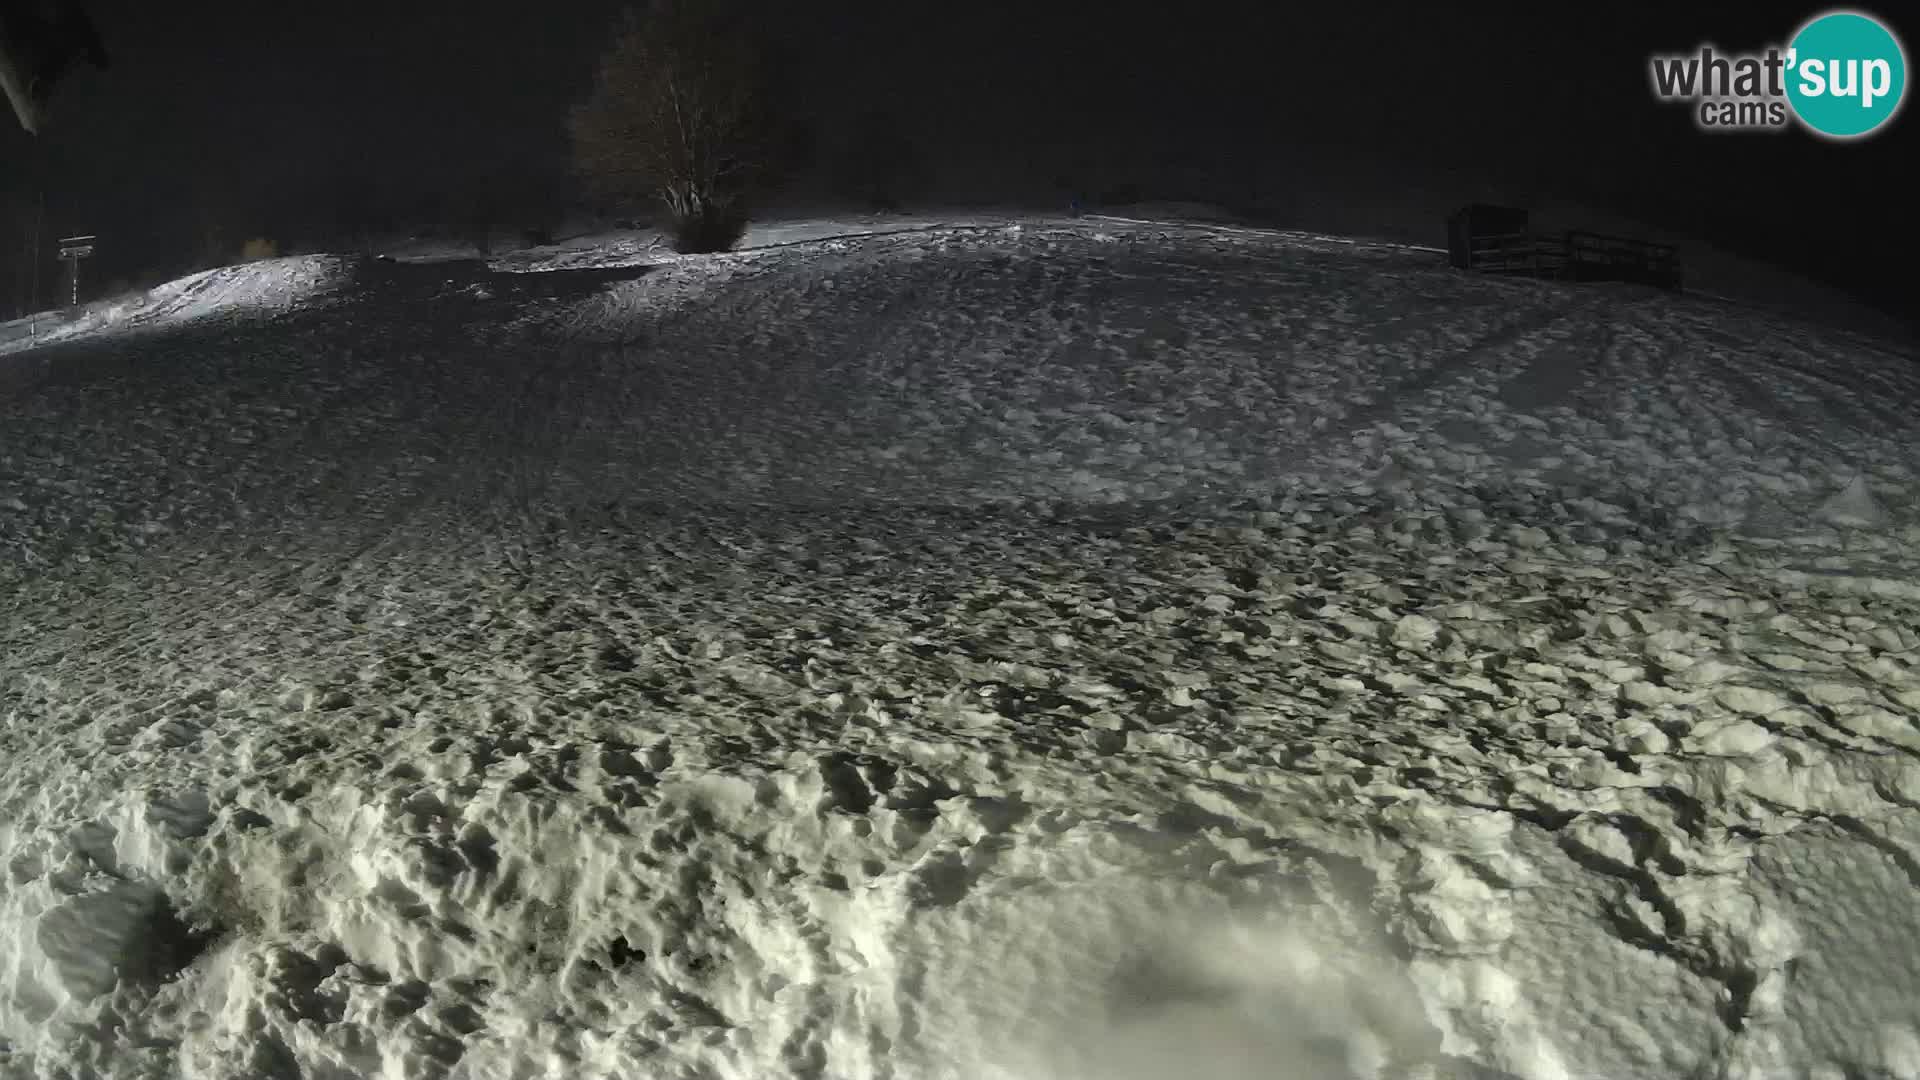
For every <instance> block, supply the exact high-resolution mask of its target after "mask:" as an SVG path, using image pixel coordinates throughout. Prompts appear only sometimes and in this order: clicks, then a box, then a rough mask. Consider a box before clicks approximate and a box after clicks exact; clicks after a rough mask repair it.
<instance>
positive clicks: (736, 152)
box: [569, 0, 770, 251]
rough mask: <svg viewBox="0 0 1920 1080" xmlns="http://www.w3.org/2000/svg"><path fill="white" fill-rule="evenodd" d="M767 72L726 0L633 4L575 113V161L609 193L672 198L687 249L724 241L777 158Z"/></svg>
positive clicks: (742, 222) (741, 221)
mask: <svg viewBox="0 0 1920 1080" xmlns="http://www.w3.org/2000/svg"><path fill="white" fill-rule="evenodd" d="M760 76H761V66H760V57H759V54H758V51H757V50H756V49H755V48H754V44H753V41H752V38H751V37H750V36H749V35H748V34H747V32H746V31H745V29H744V28H743V27H742V26H741V25H739V24H738V23H737V22H736V21H734V20H731V19H729V18H728V17H727V15H726V13H725V12H724V10H723V9H722V8H721V7H720V6H719V5H718V4H717V2H716V0H654V3H653V4H652V5H651V6H650V7H649V8H648V9H647V10H646V11H645V12H635V11H631V10H630V11H628V12H626V13H625V14H624V15H623V17H622V19H621V21H620V24H619V26H618V29H617V30H616V31H615V33H614V36H613V40H612V42H611V45H610V47H609V48H608V51H607V53H606V55H605V56H604V57H603V58H602V59H601V62H600V69H599V72H598V75H597V78H596V79H595V82H594V89H593V93H592V95H591V96H589V97H588V98H587V100H586V101H585V102H583V103H581V104H579V105H577V106H575V107H574V109H573V112H572V114H571V116H570V117H569V121H570V122H569V129H570V134H571V135H572V137H573V151H574V163H575V166H576V168H578V170H579V171H580V174H581V176H582V177H583V178H584V179H585V180H586V181H587V183H588V184H589V185H590V186H591V187H592V188H593V189H594V190H595V191H596V192H597V193H598V194H600V195H603V196H610V197H612V198H614V199H620V200H623V199H632V198H635V197H641V196H650V197H653V198H657V199H659V200H660V201H661V202H662V203H664V204H665V205H666V208H667V211H668V213H669V214H671V215H672V217H673V223H674V230H675V240H676V246H677V247H678V248H679V249H680V250H681V251H722V250H725V249H727V248H729V247H731V246H733V243H734V242H735V241H736V240H738V239H739V237H740V234H741V233H742V232H743V231H744V229H745V226H746V216H745V206H744V199H745V197H746V194H747V192H748V190H749V189H750V188H751V186H752V184H753V182H754V181H755V180H756V179H757V178H758V176H759V174H760V173H761V172H762V170H763V169H764V168H765V167H766V165H767V162H768V147H769V143H770V139H769V125H768V123H767V119H766V113H765V109H764V106H765V95H764V94H763V92H762V83H761V78H760Z"/></svg>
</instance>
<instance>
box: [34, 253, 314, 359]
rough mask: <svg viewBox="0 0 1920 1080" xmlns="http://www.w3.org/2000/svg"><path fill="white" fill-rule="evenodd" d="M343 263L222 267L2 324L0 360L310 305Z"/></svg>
mask: <svg viewBox="0 0 1920 1080" xmlns="http://www.w3.org/2000/svg"><path fill="white" fill-rule="evenodd" d="M347 265H348V264H347V261H346V260H344V259H341V258H338V257H335V256H326V255H300V256H293V257H289V258H284V259H266V260H263V261H260V262H251V263H245V264H242V265H239V266H223V267H220V268H217V269H214V270H204V271H201V272H200V273H197V274H189V275H188V276H186V277H183V278H179V279H177V280H174V281H170V282H167V283H166V284H164V285H158V286H155V287H154V288H152V289H149V290H147V291H145V292H142V293H137V294H134V295H131V296H125V297H118V298H115V299H112V300H104V301H97V302H95V303H91V304H88V305H85V306H84V307H83V308H81V309H80V311H79V312H78V313H76V314H71V315H68V314H58V315H46V316H40V317H37V318H35V319H19V320H15V321H14V322H12V323H8V324H5V325H0V355H4V354H6V353H8V352H20V351H24V350H26V349H29V348H34V347H36V346H41V345H52V344H59V343H62V342H71V341H75V340H78V339H83V338H87V337H90V336H94V335H98V334H103V333H122V332H127V331H133V330H141V331H144V330H154V329H161V328H165V327H168V326H174V325H178V324H181V323H187V322H193V321H196V320H200V319H207V318H262V317H270V316H273V315H280V314H285V313H287V312H290V311H292V310H294V309H295V308H297V307H299V306H301V305H303V304H306V303H308V302H310V301H311V300H312V299H313V298H314V297H315V296H317V295H319V294H320V293H322V292H324V291H325V290H326V288H327V287H328V286H329V285H330V284H332V283H334V282H336V281H338V280H339V279H340V276H341V272H342V270H343V269H344V268H345V267H346V266H347Z"/></svg>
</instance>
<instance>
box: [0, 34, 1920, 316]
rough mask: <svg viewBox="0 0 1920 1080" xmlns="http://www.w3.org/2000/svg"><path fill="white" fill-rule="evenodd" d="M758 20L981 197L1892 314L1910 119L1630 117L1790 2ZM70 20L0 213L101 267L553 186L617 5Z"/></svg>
mask: <svg viewBox="0 0 1920 1080" xmlns="http://www.w3.org/2000/svg"><path fill="white" fill-rule="evenodd" d="M764 6H765V7H766V9H767V10H768V12H769V15H768V16H767V23H768V27H769V31H770V33H771V34H772V35H773V36H774V37H775V38H776V39H777V40H778V41H779V42H780V43H781V48H782V50H783V52H784V53H785V55H786V56H787V57H788V65H787V66H788V69H789V70H790V71H791V72H792V73H793V79H792V82H791V85H789V87H788V88H787V89H786V91H785V92H784V94H783V101H785V102H787V103H788V104H789V105H791V106H792V107H793V108H794V109H795V110H796V111H798V112H800V113H802V114H804V115H805V116H806V117H807V118H808V119H809V120H811V121H812V122H813V123H814V124H815V125H816V127H817V128H818V129H819V130H821V131H822V132H823V137H825V134H824V133H827V132H831V131H832V130H833V128H834V124H833V120H832V118H833V117H834V116H836V115H844V114H847V113H851V112H856V111H858V110H859V109H861V108H864V107H867V106H869V105H872V104H885V105H887V106H888V107H890V108H893V109H895V110H897V111H899V112H901V113H902V114H904V115H906V116H907V117H908V118H909V119H910V120H911V121H913V122H914V127H915V129H916V131H917V134H918V137H919V139H920V141H921V142H923V143H926V144H937V146H934V147H931V148H930V151H929V152H930V153H932V154H934V155H935V156H936V157H937V158H938V160H939V161H940V162H941V165H942V168H943V169H945V170H947V171H948V172H949V174H950V175H955V176H964V177H978V178H983V182H982V186H981V188H980V190H979V191H978V195H979V197H981V198H983V199H984V198H991V197H994V196H998V195H1002V194H1003V192H1001V191H993V190H987V189H988V188H989V187H992V186H995V185H996V184H997V185H1001V186H1004V187H1005V188H1006V189H1008V190H1012V189H1014V188H1017V187H1018V186H1019V184H1018V182H1017V181H1018V179H1020V178H1022V173H1023V172H1032V173H1036V174H1037V173H1039V172H1042V171H1045V170H1049V169H1051V170H1054V171H1055V172H1057V171H1058V165H1057V162H1058V161H1060V160H1080V161H1083V162H1085V161H1110V160H1113V159H1114V158H1115V157H1116V156H1130V158H1133V159H1137V158H1140V157H1142V156H1148V157H1151V156H1155V155H1158V156H1160V157H1163V158H1177V159H1180V160H1184V161H1187V162H1189V163H1192V164H1194V165H1196V166H1198V167H1200V168H1202V169H1211V170H1213V171H1214V172H1216V173H1219V174H1223V175H1226V174H1232V173H1235V172H1236V171H1239V170H1243V169H1245V168H1247V162H1248V161H1249V160H1250V159H1252V158H1255V157H1258V158H1260V159H1262V161H1263V162H1264V163H1265V164H1263V166H1262V172H1263V173H1264V174H1266V175H1269V176H1280V177H1299V178H1311V179H1312V180H1313V181H1315V184H1316V189H1326V188H1331V189H1333V190H1338V189H1339V188H1340V187H1341V186H1342V185H1345V184H1347V183H1349V182H1355V183H1356V184H1358V185H1360V186H1368V185H1370V186H1373V187H1375V188H1390V187H1391V186H1392V185H1393V184H1395V183H1398V182H1402V180H1403V179H1406V180H1407V181H1408V182H1412V181H1413V180H1415V179H1418V181H1419V182H1421V183H1431V182H1432V180H1431V178H1433V177H1441V176H1448V175H1455V176H1458V175H1472V176H1474V177H1477V178H1480V179H1483V180H1487V181H1492V182H1495V183H1499V184H1503V185H1506V186H1509V187H1511V188H1513V189H1514V190H1517V191H1522V192H1552V193H1558V194H1561V195H1564V196H1568V197H1572V198H1577V199H1580V200H1581V201H1584V202H1587V203H1591V204H1593V205H1596V206H1602V207H1607V208H1611V209H1617V210H1619V211H1622V212H1624V213H1629V214H1635V215H1638V216H1640V217H1642V218H1644V219H1646V220H1649V221H1652V222H1654V223H1656V224H1660V225H1665V226H1669V227H1679V228H1684V229H1690V230H1692V231H1694V232H1696V233H1699V234H1702V235H1705V236H1707V237H1709V238H1710V239H1714V240H1715V241H1717V242H1720V243H1723V244H1726V245H1727V246H1741V245H1744V246H1745V247H1747V248H1749V249H1756V248H1765V249H1768V250H1770V251H1772V252H1774V253H1775V257H1776V258H1777V260H1778V261H1782V262H1787V263H1791V264H1794V265H1795V266H1797V267H1798V268H1800V269H1803V270H1805V271H1807V272H1809V273H1812V274H1814V275H1816V276H1820V277H1824V278H1827V279H1829V280H1833V281H1836V283H1840V284H1843V285H1846V286H1849V287H1852V288H1854V289H1856V290H1857V291H1864V292H1870V293H1873V294H1875V298H1876V299H1878V300H1879V302H1880V303H1881V304H1882V305H1883V306H1892V307H1896V308H1897V307H1904V306H1907V305H1906V300H1905V297H1906V296H1907V295H1908V293H1909V291H1910V290H1907V289H1905V288H1895V287H1893V286H1891V285H1889V284H1888V283H1887V281H1886V278H1885V273H1886V271H1887V268H1889V267H1891V266H1892V265H1893V261H1892V260H1893V256H1894V254H1895V252H1896V248H1897V247H1900V246H1904V244H1905V243H1906V242H1907V240H1908V239H1909V237H1911V236H1912V234H1913V229H1912V225H1913V213H1912V210H1911V208H1910V205H1909V204H1910V201H1911V196H1910V195H1908V194H1907V190H1908V189H1909V188H1911V187H1912V186H1913V182H1914V177H1913V175H1912V174H1911V172H1910V171H1903V170H1902V169H1899V168H1896V165H1895V162H1902V163H1904V161H1905V159H1906V158H1907V157H1909V156H1911V154H1912V151H1913V150H1914V149H1915V146H1916V132H1915V125H1920V115H1917V114H1914V113H1913V112H1912V110H1908V112H1907V114H1906V115H1903V116H1902V117H1901V118H1900V119H1899V120H1898V121H1896V123H1895V125H1894V127H1893V128H1892V129H1891V131H1890V132H1889V133H1886V134H1883V135H1881V136H1880V137H1878V138H1875V139H1873V140H1870V141H1868V142H1865V143H1860V144H1853V145H1834V144H1828V143H1823V142H1821V141H1819V140H1816V139H1814V138H1812V137H1810V136H1807V135H1804V134H1802V133H1799V132H1791V133H1787V134H1781V135H1748V136H1721V137H1710V136H1706V135H1702V134H1700V133H1698V132H1696V131H1695V130H1694V129H1693V127H1692V125H1691V123H1690V121H1689V120H1688V118H1687V116H1686V114H1685V113H1684V111H1683V110H1681V109H1678V108H1673V107H1661V106H1659V105H1656V103H1655V102H1654V101H1653V100H1652V99H1651V97H1650V95H1649V93H1648V90H1647V86H1646V80H1645V75H1644V70H1645V69H1644V63H1645V58H1646V55H1647V54H1648V53H1649V52H1651V51H1655V50H1667V49H1672V50H1684V49H1688V48H1691V47H1692V46H1694V45H1697V44H1699V43H1700V42H1701V41H1704V40H1711V41H1714V42H1716V43H1718V44H1721V45H1724V46H1726V47H1728V48H1743V47H1749V46H1758V45H1761V44H1764V43H1768V42H1774V41H1780V40H1782V39H1783V38H1784V37H1785V36H1786V35H1787V34H1788V33H1789V32H1790V31H1791V30H1792V29H1793V28H1794V27H1796V26H1797V25H1798V24H1799V23H1800V22H1802V21H1803V20H1804V19H1805V18H1806V17H1808V16H1810V15H1812V14H1814V13H1816V11H1817V10H1819V8H1818V7H1816V6H1805V5H1786V4H1774V3H1744V4H1741V5H1737V6H1735V5H1719V4H1712V5H1707V4H1701V5H1693V6H1689V5H1684V4H1677V3H1673V4H1660V5H1620V4H1615V5H1607V6H1600V5H1585V6H1576V5H1573V4H1568V3H1529V4H1525V5H1520V4H1472V5H1453V4H1444V3H1435V2H1432V0H1424V2H1417V3H1393V4H1388V3H1379V2H1368V0H1352V2H1341V3H1322V4H1298V3H1288V2H1286V0H1244V2H1233V3H1226V2H1217V0H1215V2H1208V0H1196V2H1192V3H1186V4H1164V3H1163V4H1155V5H1127V4H1119V3H1098V4H1096V3H1084V2H1077V0H1076V2H1059V0H1027V2H1022V3H1014V2H1004V3H1003V2H987V3H974V4H960V3H951V2H948V3H940V4H930V3H914V2H912V0H896V2H891V3H883V2H879V0H852V2H828V3H821V4H793V3H774V2H767V3H765V4H764ZM92 7H93V9H94V11H95V13H96V18H97V21H98V22H99V23H100V26H101V30H102V33H103V35H104V36H105V38H106V40H107V44H108V48H109V50H110V51H111V52H112V53H113V55H114V60H115V67H114V69H113V70H112V71H110V72H107V73H105V74H99V73H95V72H92V71H82V72H80V73H79V75H78V77H77V78H76V79H75V80H74V82H73V83H72V85H71V86H70V87H69V88H68V92H67V93H65V95H64V96H63V97H62V98H61V99H60V100H59V101H57V102H56V108H57V112H56V115H55V118H54V119H55V125H54V127H53V128H52V129H51V130H50V131H49V132H48V133H47V134H46V135H44V136H43V137H42V138H41V139H39V140H31V139H29V138H27V137H26V136H24V135H22V134H20V133H19V132H17V131H12V130H8V131H6V132H5V133H4V134H0V185H10V186H15V187H18V186H21V185H23V184H25V185H30V184H32V183H33V182H34V178H35V177H36V175H37V176H38V177H40V178H43V179H44V180H46V181H47V183H48V185H49V187H50V188H52V189H54V190H55V191H56V192H57V194H55V195H52V196H50V201H52V202H53V203H55V204H57V207H58V212H59V215H60V217H61V218H62V219H63V224H62V227H86V228H90V229H96V230H98V231H99V232H101V233H102V234H103V235H113V236H121V237H125V238H126V240H124V241H123V242H122V244H121V251H122V252H123V253H124V252H127V251H129V250H143V249H144V250H149V251H150V250H152V249H158V248H163V247H165V246H166V243H167V241H165V240H164V239H163V236H165V235H168V231H169V230H170V229H174V230H175V231H178V229H180V228H185V226H184V225H183V224H181V223H184V222H187V221H188V220H189V219H192V218H193V217H194V216H195V215H197V214H199V213H200V212H201V211H200V209H199V207H200V206H201V205H203V204H204V205H207V206H245V207H249V208H252V211H251V212H254V213H257V214H259V215H262V220H264V221H268V222H279V221H283V220H285V219H287V218H288V217H289V216H291V215H306V216H308V217H311V218H318V219H322V220H324V219H325V217H326V215H327V213H328V211H327V209H326V207H327V206H328V200H329V199H332V198H335V197H337V195H336V193H337V192H338V191H340V190H341V189H343V188H349V187H352V186H354V185H360V186H362V187H366V186H369V185H371V186H374V187H377V188H379V189H381V190H382V191H384V192H386V193H387V194H389V195H390V196H392V197H395V198H402V197H404V198H405V199H411V200H416V201H418V200H425V199H430V198H432V197H436V196H438V197H447V196H451V195H452V194H453V193H455V192H457V191H458V189H459V188H460V187H461V186H463V185H466V184H470V183H472V182H473V178H475V177H481V176H500V175H509V174H510V175H516V176H524V177H534V178H545V179H543V180H541V181H540V182H543V183H545V184H547V185H548V186H549V187H554V188H558V187H564V186H565V184H564V165H565V162H564V151H565V145H564V141H563V138H562V128H561V118H562V115H563V111H564V109H565V106H566V105H567V103H568V102H570V101H572V100H575V99H577V98H578V97H579V96H581V95H582V94H583V93H584V91H585V88H586V87H587V85H588V83H589V81H590V78H591V74H590V73H591V63H592V60H593V58H594V56H595V55H596V52H597V45H596V41H597V38H598V36H599V35H600V34H601V33H602V31H603V29H604V28H605V26H606V25H607V24H608V22H609V20H610V17H611V15H612V14H613V13H614V12H615V11H616V10H617V7H618V4H617V2H616V0H556V2H553V3H545V4H541V3H529V2H527V0H513V2H497V0H458V2H453V0H394V2H391V3H387V4H378V5H376V4H370V3H369V4H331V3H330V4H324V5H322V4H308V3H301V2H299V0H288V2H285V3H270V4H269V3H260V2H258V0H244V2H242V0H203V2H199V3H194V2H190V0H179V2H174V3H167V4H156V3H153V2H152V0H92ZM1890 10H1891V11H1892V13H1893V14H1894V15H1896V16H1897V15H1898V11H1897V10H1894V9H1888V10H1882V11H1880V12H1879V13H1880V14H1882V15H1883V16H1884V15H1887V14H1889V11H1890ZM1896 21H1897V20H1896ZM1068 147H1073V148H1076V149H1073V150H1071V151H1069V150H1068V149H1067V148H1068ZM1076 155H1077V157H1076ZM1042 161H1044V162H1046V164H1045V165H1040V164H1036V163H1037V162H1042ZM1450 170H1451V172H1450ZM1024 179H1027V180H1033V181H1044V180H1045V179H1046V177H1044V176H1038V175H1034V176H1029V177H1024ZM985 181H992V182H993V183H986V182H985ZM420 204H421V205H425V203H424V202H421V203H420ZM1436 226H1437V223H1436ZM142 238H144V239H142ZM104 254H105V252H104V251H103V255H104ZM124 257H126V256H125V255H124V254H123V258H124ZM143 257H147V256H144V255H143Z"/></svg>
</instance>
